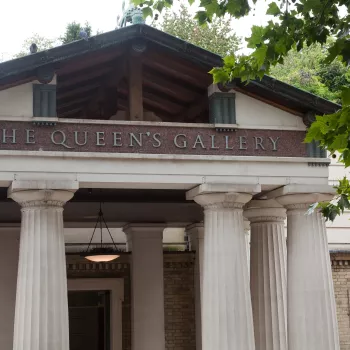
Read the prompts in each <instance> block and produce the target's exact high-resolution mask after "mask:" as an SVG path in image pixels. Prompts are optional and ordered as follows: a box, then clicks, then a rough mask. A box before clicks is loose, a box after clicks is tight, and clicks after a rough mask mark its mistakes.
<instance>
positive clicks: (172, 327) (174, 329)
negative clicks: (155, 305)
mask: <svg viewBox="0 0 350 350" xmlns="http://www.w3.org/2000/svg"><path fill="white" fill-rule="evenodd" d="M67 276H68V278H113V277H114V278H123V279H124V302H123V316H122V317H123V330H122V334H123V350H131V285H130V256H129V255H123V256H121V257H120V258H119V259H118V260H116V262H111V263H99V264H96V263H89V262H87V260H85V259H84V258H80V257H77V256H67ZM194 296H195V294H194V254H192V253H185V252H181V253H179V252H171V253H170V252H169V253H165V254H164V300H165V311H164V312H165V340H166V350H196V340H195V339H196V327H195V300H194Z"/></svg>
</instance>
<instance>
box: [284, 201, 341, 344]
mask: <svg viewBox="0 0 350 350" xmlns="http://www.w3.org/2000/svg"><path fill="white" fill-rule="evenodd" d="M308 207H309V204H308V203H307V204H305V203H303V204H295V205H288V206H287V208H288V211H287V214H288V221H287V222H288V224H287V230H288V242H287V248H288V335H289V348H290V349H291V350H294V349H297V350H298V349H308V350H339V337H338V325H337V319H336V306H335V298H334V290H333V280H332V271H331V263H330V257H329V251H328V243H327V233H326V227H325V222H324V218H323V217H322V215H321V213H319V212H314V213H313V214H311V215H306V211H307V210H308Z"/></svg>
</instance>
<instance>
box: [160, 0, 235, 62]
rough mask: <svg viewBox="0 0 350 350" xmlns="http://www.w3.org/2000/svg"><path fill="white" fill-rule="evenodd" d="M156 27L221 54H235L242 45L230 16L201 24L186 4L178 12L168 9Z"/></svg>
mask: <svg viewBox="0 0 350 350" xmlns="http://www.w3.org/2000/svg"><path fill="white" fill-rule="evenodd" d="M156 27H158V28H159V29H161V30H162V31H164V32H167V33H169V34H171V35H174V36H176V37H178V38H180V39H183V40H186V41H188V42H190V43H192V44H194V45H196V46H199V47H201V48H203V49H206V50H208V51H211V52H214V53H216V54H218V55H220V56H226V55H232V54H234V53H235V52H236V51H237V50H238V48H239V45H240V39H239V38H238V37H237V35H236V34H235V33H234V32H233V28H232V26H231V20H230V18H229V17H227V16H226V17H224V18H218V17H214V18H213V20H212V21H211V23H209V24H207V25H203V26H199V25H198V23H197V21H196V20H195V19H194V18H193V16H192V15H191V14H190V12H189V10H188V7H187V6H185V5H184V4H181V5H180V10H179V11H177V12H175V11H170V10H167V11H166V12H165V13H164V16H163V20H162V22H161V23H160V24H158V25H156Z"/></svg>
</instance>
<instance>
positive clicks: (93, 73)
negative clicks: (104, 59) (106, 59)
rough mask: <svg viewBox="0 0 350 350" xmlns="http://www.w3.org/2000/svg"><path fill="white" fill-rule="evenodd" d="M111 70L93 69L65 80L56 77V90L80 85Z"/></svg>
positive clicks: (108, 67) (107, 68) (108, 68)
mask: <svg viewBox="0 0 350 350" xmlns="http://www.w3.org/2000/svg"><path fill="white" fill-rule="evenodd" d="M112 71H113V70H112V68H111V66H107V67H106V66H104V67H101V68H100V69H97V68H94V69H88V70H84V71H81V72H79V73H76V74H72V75H71V76H70V77H67V78H66V79H60V76H58V81H57V86H58V89H62V88H64V87H66V86H69V85H75V84H77V83H82V82H84V81H87V80H91V79H93V78H98V77H100V76H104V75H106V74H107V73H111V72H112Z"/></svg>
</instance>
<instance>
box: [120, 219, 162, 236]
mask: <svg viewBox="0 0 350 350" xmlns="http://www.w3.org/2000/svg"><path fill="white" fill-rule="evenodd" d="M166 227H167V226H166V224H164V223H163V224H158V223H157V224H152V223H145V224H143V223H135V224H126V225H125V226H123V231H124V233H125V234H126V235H127V237H128V239H129V238H135V237H137V238H158V237H159V236H161V237H162V236H163V231H164V229H165V228H166Z"/></svg>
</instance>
